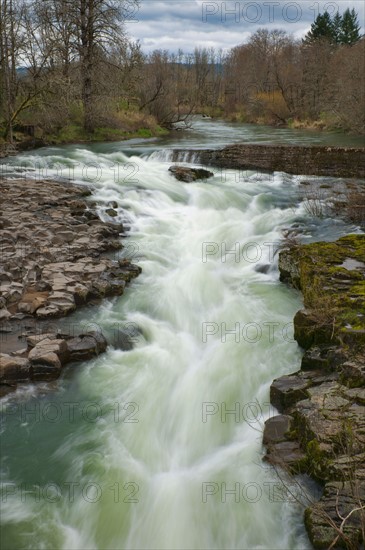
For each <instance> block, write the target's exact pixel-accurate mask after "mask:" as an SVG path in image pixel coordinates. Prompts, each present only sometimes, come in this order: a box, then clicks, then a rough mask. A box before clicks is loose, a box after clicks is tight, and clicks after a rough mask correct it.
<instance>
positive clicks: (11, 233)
mask: <svg viewBox="0 0 365 550" xmlns="http://www.w3.org/2000/svg"><path fill="white" fill-rule="evenodd" d="M0 192H1V197H2V202H1V213H0V239H1V240H0V242H1V244H0V338H1V351H2V353H1V354H0V396H1V395H4V394H5V393H7V392H8V391H12V390H14V389H16V386H17V384H18V383H24V382H27V381H41V380H47V381H48V380H50V379H54V378H57V377H58V376H59V375H60V372H61V368H62V367H63V366H64V365H65V364H67V363H69V362H73V361H80V360H84V359H88V358H90V357H92V356H95V355H97V354H99V353H101V352H103V351H105V349H106V347H107V342H106V340H105V338H104V336H103V335H102V334H101V332H100V331H96V332H95V331H91V332H87V333H85V334H71V333H65V332H64V331H63V330H61V329H60V328H58V327H57V322H56V321H54V320H55V319H60V318H62V317H65V316H67V315H69V314H70V313H72V312H73V311H75V309H76V308H78V307H81V306H84V305H86V304H87V303H98V302H99V301H100V300H101V299H102V298H104V297H106V296H116V295H121V294H123V292H124V288H125V286H126V284H127V283H128V282H129V281H131V279H133V278H134V277H136V276H138V275H139V273H140V271H141V269H140V268H139V267H138V266H136V265H133V264H131V263H130V262H129V261H128V260H124V259H118V257H117V254H115V258H113V254H112V253H113V252H116V251H118V250H120V249H121V248H123V245H122V239H121V237H123V236H125V228H124V227H123V224H121V223H116V222H115V221H114V219H115V217H117V215H118V213H119V212H118V210H119V209H118V204H117V203H112V204H110V205H107V206H106V207H105V216H106V217H107V219H108V220H109V221H108V222H103V221H102V220H101V219H100V217H99V216H98V214H97V213H96V204H95V203H93V202H92V198H91V197H90V195H91V191H90V190H89V189H87V188H85V187H84V186H77V185H75V184H69V183H58V182H51V181H39V180H38V181H36V180H31V179H27V180H15V179H10V180H0ZM51 321H52V322H51ZM50 327H51V329H50Z"/></svg>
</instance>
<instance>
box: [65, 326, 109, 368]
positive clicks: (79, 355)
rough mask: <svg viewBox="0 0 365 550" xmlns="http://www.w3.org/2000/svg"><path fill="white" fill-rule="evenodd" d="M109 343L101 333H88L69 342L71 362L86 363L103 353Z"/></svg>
mask: <svg viewBox="0 0 365 550" xmlns="http://www.w3.org/2000/svg"><path fill="white" fill-rule="evenodd" d="M107 345H108V344H107V341H106V339H105V337H104V336H103V334H102V333H101V332H96V331H93V332H87V333H85V334H80V335H79V336H78V337H76V338H71V339H70V340H68V341H67V348H68V351H69V355H70V361H86V360H88V359H92V358H93V357H96V356H97V355H99V354H100V353H103V352H104V351H105V350H106V348H107Z"/></svg>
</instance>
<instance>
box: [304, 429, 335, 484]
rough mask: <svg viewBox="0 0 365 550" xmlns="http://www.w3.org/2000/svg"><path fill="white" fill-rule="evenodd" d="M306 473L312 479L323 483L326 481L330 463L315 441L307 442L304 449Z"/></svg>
mask: <svg viewBox="0 0 365 550" xmlns="http://www.w3.org/2000/svg"><path fill="white" fill-rule="evenodd" d="M305 453H306V466H307V472H308V474H309V475H310V476H312V477H313V478H315V479H317V480H319V481H323V480H325V479H326V476H327V472H328V468H329V466H330V461H329V459H328V456H327V455H326V454H325V453H324V451H322V450H321V448H320V444H319V443H318V441H317V440H316V439H312V440H311V441H309V442H308V443H307V445H306V448H305Z"/></svg>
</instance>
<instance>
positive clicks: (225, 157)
mask: <svg viewBox="0 0 365 550" xmlns="http://www.w3.org/2000/svg"><path fill="white" fill-rule="evenodd" d="M182 159H184V160H185V161H186V162H189V161H191V160H192V159H194V162H196V161H198V162H200V163H201V164H204V165H206V166H217V167H220V168H228V169H237V170H260V171H264V172H265V171H266V172H274V171H278V172H286V173H288V174H296V175H297V174H306V175H313V176H331V177H335V178H342V177H346V178H364V177H365V148H361V147H357V148H356V147H328V146H303V145H296V146H293V145H271V144H237V145H228V146H227V147H224V148H223V149H217V150H215V149H206V150H190V151H189V150H179V149H175V150H174V152H173V158H172V161H173V162H178V161H179V160H180V161H181V160H182Z"/></svg>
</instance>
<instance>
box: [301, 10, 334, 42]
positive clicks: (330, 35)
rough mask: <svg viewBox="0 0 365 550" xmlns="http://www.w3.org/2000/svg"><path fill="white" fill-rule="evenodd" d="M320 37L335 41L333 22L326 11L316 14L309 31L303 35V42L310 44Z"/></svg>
mask: <svg viewBox="0 0 365 550" xmlns="http://www.w3.org/2000/svg"><path fill="white" fill-rule="evenodd" d="M320 39H327V40H329V41H330V42H335V41H336V37H335V32H334V28H333V22H332V19H331V16H330V14H329V13H328V11H325V12H324V13H323V14H321V13H320V14H318V16H317V18H316V20H315V21H314V23H312V25H311V29H310V31H309V32H308V33H307V34H306V35H305V38H304V40H303V42H304V43H305V44H312V43H313V42H316V41H317V40H320Z"/></svg>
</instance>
